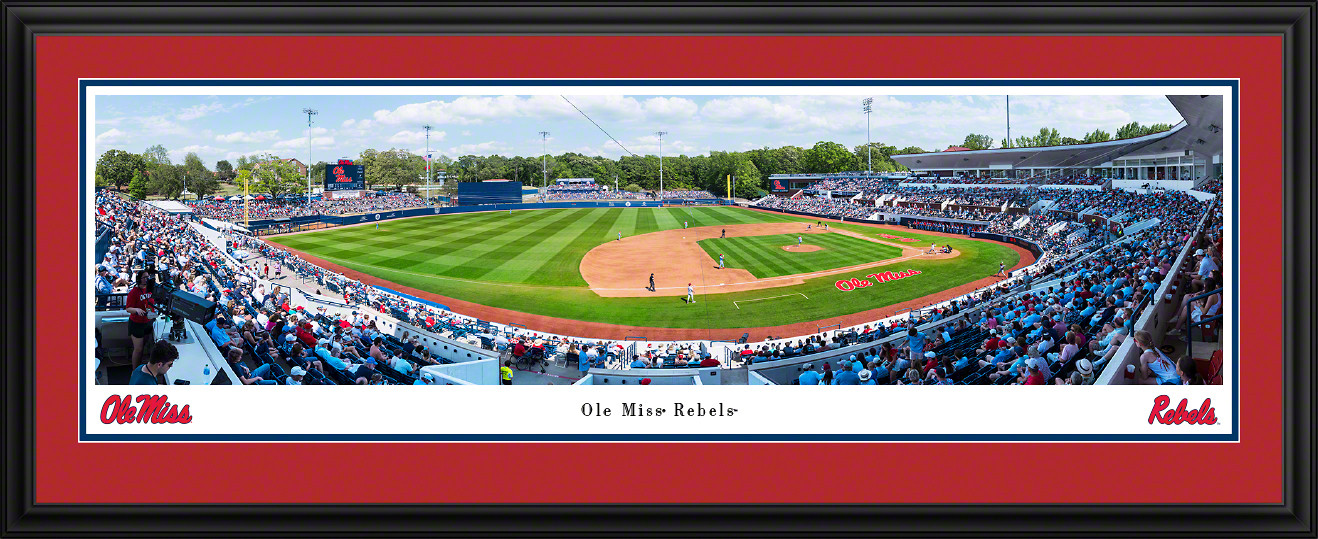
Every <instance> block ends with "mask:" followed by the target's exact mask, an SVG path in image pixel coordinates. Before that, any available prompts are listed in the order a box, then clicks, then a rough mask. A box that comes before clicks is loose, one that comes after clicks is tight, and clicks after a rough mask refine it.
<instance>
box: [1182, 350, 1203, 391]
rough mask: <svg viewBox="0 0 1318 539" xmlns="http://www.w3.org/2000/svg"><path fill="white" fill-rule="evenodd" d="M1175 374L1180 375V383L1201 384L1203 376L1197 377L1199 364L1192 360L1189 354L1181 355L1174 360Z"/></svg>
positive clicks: (1187, 384)
mask: <svg viewBox="0 0 1318 539" xmlns="http://www.w3.org/2000/svg"><path fill="white" fill-rule="evenodd" d="M1176 375H1177V376H1180V377H1181V385H1186V386H1189V385H1203V383H1204V380H1203V378H1200V377H1199V365H1198V364H1196V363H1195V362H1194V358H1192V357H1190V356H1181V359H1179V360H1177V361H1176Z"/></svg>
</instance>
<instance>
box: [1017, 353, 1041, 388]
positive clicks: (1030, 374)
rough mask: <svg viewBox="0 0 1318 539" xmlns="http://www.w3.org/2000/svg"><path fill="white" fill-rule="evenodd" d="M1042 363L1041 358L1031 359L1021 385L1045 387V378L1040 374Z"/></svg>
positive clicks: (1026, 366) (1026, 364)
mask: <svg viewBox="0 0 1318 539" xmlns="http://www.w3.org/2000/svg"><path fill="white" fill-rule="evenodd" d="M1040 361H1042V360H1040V359H1039V358H1030V360H1029V361H1027V362H1026V363H1025V368H1026V374H1025V376H1024V377H1023V378H1022V379H1021V380H1022V381H1021V385H1025V386H1038V385H1043V381H1044V377H1043V375H1042V374H1040V373H1039V362H1040Z"/></svg>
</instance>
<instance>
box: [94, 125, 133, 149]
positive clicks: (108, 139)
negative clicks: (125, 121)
mask: <svg viewBox="0 0 1318 539" xmlns="http://www.w3.org/2000/svg"><path fill="white" fill-rule="evenodd" d="M127 138H128V133H125V132H123V131H120V130H119V129H118V128H113V127H112V128H110V130H109V131H106V132H104V133H101V134H99V135H96V144H98V145H100V144H114V143H117V142H123V141H124V140H125V139H127Z"/></svg>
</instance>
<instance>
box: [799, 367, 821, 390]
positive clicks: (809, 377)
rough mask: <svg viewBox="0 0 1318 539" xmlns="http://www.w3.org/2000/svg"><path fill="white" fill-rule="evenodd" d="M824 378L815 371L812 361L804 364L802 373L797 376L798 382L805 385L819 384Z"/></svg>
mask: <svg viewBox="0 0 1318 539" xmlns="http://www.w3.org/2000/svg"><path fill="white" fill-rule="evenodd" d="M822 379H823V378H822V377H821V376H819V373H818V372H815V366H814V365H812V364H810V363H806V364H805V365H802V366H801V375H800V376H797V377H796V381H797V383H798V384H800V385H803V386H817V385H819V381H820V380H822Z"/></svg>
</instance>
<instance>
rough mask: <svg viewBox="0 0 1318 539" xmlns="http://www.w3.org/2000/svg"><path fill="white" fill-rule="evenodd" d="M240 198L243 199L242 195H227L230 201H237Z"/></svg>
mask: <svg viewBox="0 0 1318 539" xmlns="http://www.w3.org/2000/svg"><path fill="white" fill-rule="evenodd" d="M242 199H243V197H240V196H238V195H234V196H231V197H229V201H230V202H237V201H239V200H242Z"/></svg>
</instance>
